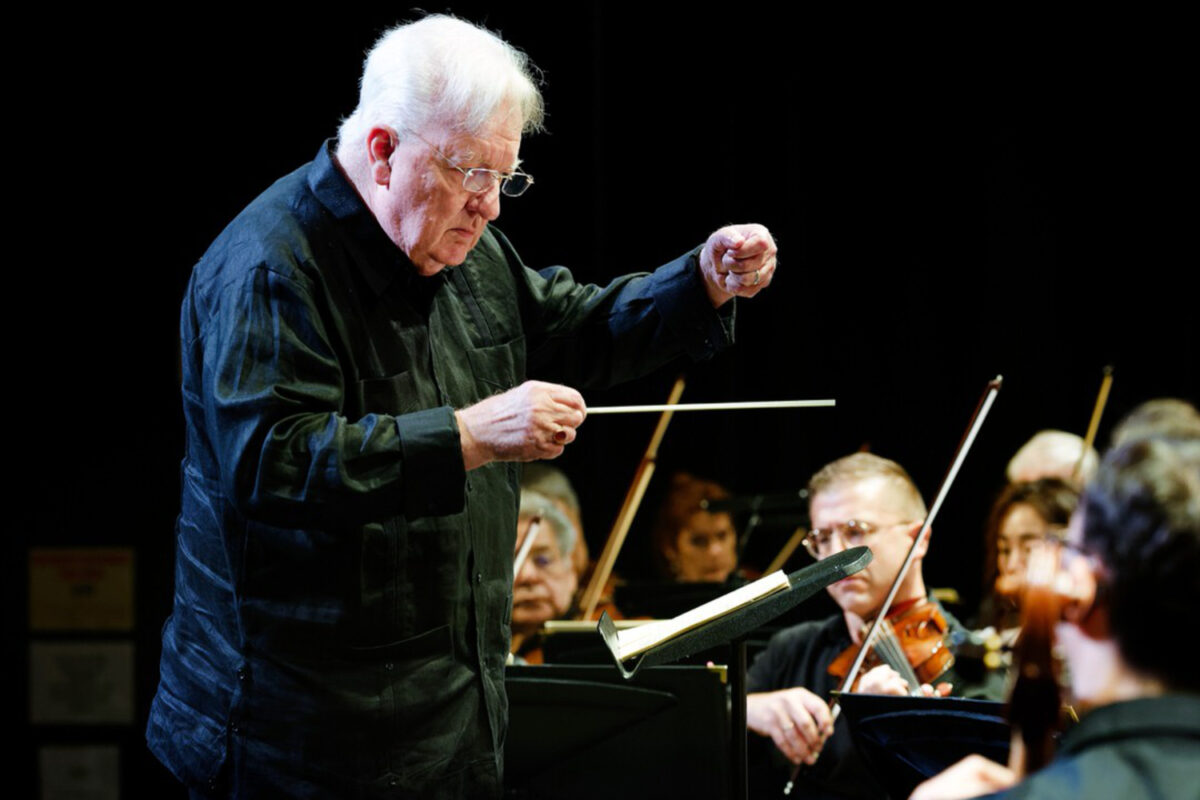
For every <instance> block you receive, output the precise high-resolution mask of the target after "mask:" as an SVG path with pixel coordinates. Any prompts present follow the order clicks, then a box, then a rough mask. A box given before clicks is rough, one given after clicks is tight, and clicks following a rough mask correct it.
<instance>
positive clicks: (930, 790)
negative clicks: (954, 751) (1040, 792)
mask: <svg viewBox="0 0 1200 800" xmlns="http://www.w3.org/2000/svg"><path fill="white" fill-rule="evenodd" d="M1016 782H1017V775H1016V773H1015V772H1013V771H1012V770H1011V769H1009V768H1008V767H1003V766H1001V765H999V764H997V763H996V762H995V761H991V760H989V759H986V758H984V757H983V756H979V755H972V756H967V757H966V758H964V759H963V760H962V761H959V762H958V763H957V764H955V765H954V766H952V767H950V768H948V769H946V770H944V771H942V772H941V773H939V774H937V775H934V776H933V777H932V778H930V779H929V780H927V781H925V782H924V783H922V784H921V785H919V786H918V787H917V788H916V789H915V790H914V791H913V793H912V795H910V796H909V799H908V800H960V798H967V797H978V796H979V795H981V794H989V793H991V792H998V791H1000V790H1002V789H1007V788H1008V787H1010V786H1012V785H1013V784H1015V783H1016Z"/></svg>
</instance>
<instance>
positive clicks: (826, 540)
mask: <svg viewBox="0 0 1200 800" xmlns="http://www.w3.org/2000/svg"><path fill="white" fill-rule="evenodd" d="M911 524H912V521H911V520H910V521H908V522H893V523H892V524H891V525H875V524H873V523H870V522H863V521H861V520H857V519H852V520H848V521H846V522H843V523H841V524H840V525H833V526H831V527H828V528H813V529H812V530H811V531H809V532H808V535H807V536H805V537H804V549H805V550H807V551H808V554H809V555H810V556H812V557H813V558H815V559H818V560H819V559H822V558H825V557H826V556H827V555H829V554H830V551H831V548H830V544H831V542H833V537H834V536H837V538H838V541H839V542H841V544H842V549H847V548H850V547H858V546H859V545H861V544H864V543H865V542H866V540H867V537H868V536H870V535H871V534H873V533H878V532H879V531H886V530H888V529H889V528H898V527H900V526H901V525H911Z"/></svg>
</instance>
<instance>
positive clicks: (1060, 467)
mask: <svg viewBox="0 0 1200 800" xmlns="http://www.w3.org/2000/svg"><path fill="white" fill-rule="evenodd" d="M1084 444H1085V443H1084V441H1083V437H1081V436H1077V435H1075V434H1073V433H1067V432H1066V431H1055V430H1045V431H1038V432H1037V433H1035V434H1034V435H1033V437H1032V438H1030V440H1029V441H1028V442H1026V443H1025V444H1023V445H1021V449H1020V450H1018V451H1017V452H1016V455H1014V456H1013V457H1012V460H1011V461H1009V462H1008V469H1007V474H1008V481H1009V483H1028V482H1029V481H1036V480H1038V479H1040V478H1060V479H1062V480H1064V481H1067V482H1068V483H1072V484H1074V485H1075V486H1076V487H1080V486H1082V485H1083V484H1084V483H1086V482H1087V481H1088V480H1089V479H1090V478H1091V476H1092V475H1093V474H1095V472H1096V465H1097V464H1099V463H1100V456H1099V455H1098V454H1097V453H1096V448H1094V447H1089V448H1088V449H1087V453H1086V455H1084V456H1083V462H1082V466H1080V460H1079V456H1080V454H1081V453H1083V448H1084ZM1077 467H1078V470H1077V469H1076V468H1077Z"/></svg>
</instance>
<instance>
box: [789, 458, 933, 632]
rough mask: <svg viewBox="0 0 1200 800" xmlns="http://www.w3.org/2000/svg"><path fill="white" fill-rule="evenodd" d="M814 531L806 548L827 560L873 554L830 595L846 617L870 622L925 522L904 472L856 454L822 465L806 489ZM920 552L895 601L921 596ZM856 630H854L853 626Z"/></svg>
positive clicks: (918, 496) (921, 506) (891, 463)
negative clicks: (854, 552)
mask: <svg viewBox="0 0 1200 800" xmlns="http://www.w3.org/2000/svg"><path fill="white" fill-rule="evenodd" d="M808 491H809V497H810V500H809V515H810V517H811V518H812V530H811V531H810V532H809V534H808V537H807V538H806V539H805V542H804V544H805V547H806V548H807V549H808V551H809V552H810V553H811V554H812V555H813V556H814V557H816V558H825V557H827V556H829V555H832V554H834V553H837V552H840V551H842V550H844V549H846V548H848V547H854V546H857V545H860V544H861V545H866V546H867V547H869V548H871V553H872V554H873V555H874V559H873V560H872V562H871V563H870V564H869V565H867V568H866V569H864V570H862V571H861V572H858V573H855V574H854V575H851V576H850V577H849V578H845V579H843V580H840V581H838V582H837V583H835V584H833V585H831V586H830V587H829V590H828V591H829V593H830V595H832V596H833V599H834V600H835V601H836V602H837V604H838V605H839V606H841V608H842V610H843V611H844V612H846V613H847V615H850V614H853V615H854V616H856V617H858V618H859V619H860V620H862V619H868V618H870V617H871V616H873V615H874V613H875V612H876V610H877V609H878V608H879V607H880V606H881V605H882V604H883V600H884V598H885V597H886V596H887V592H888V589H889V588H890V587H891V584H892V581H893V580H895V578H896V575H897V573H898V572H899V570H900V565H901V564H903V563H904V559H905V557H906V556H907V555H908V551H909V548H910V547H911V545H912V542H913V540H914V539H915V538H916V536H917V535H918V534H919V533H920V531H921V525H922V522H923V521H924V519H925V502H924V501H923V500H922V499H921V493H920V492H918V491H917V487H916V486H915V485H914V484H913V482H912V478H910V477H909V475H908V473H907V472H905V471H904V468H903V467H901V466H900V465H899V464H897V463H896V462H895V461H891V460H889V459H886V458H880V457H879V456H877V455H874V454H871V453H855V454H853V455H849V456H846V457H844V458H839V459H838V460H837V461H834V462H832V463H830V464H827V465H825V466H824V467H822V468H821V470H820V471H818V472H817V474H815V475H814V476H813V477H812V480H811V481H809V484H808ZM927 545H928V539H926V540H925V541H924V542H922V543H921V544H920V545H919V546H918V548H917V553H916V556H915V560H914V562H913V565H912V568H911V569H910V571H909V573H908V576H907V577H906V578H905V581H904V583H903V584H902V585H901V588H900V592H899V593H898V594H897V595H896V602H897V603H899V602H903V601H904V600H911V599H914V598H918V597H924V596H925V582H924V579H923V578H922V576H921V559H922V558H923V557H924V555H925V549H926V547H927ZM850 627H851V630H854V627H855V626H854V625H851V626H850Z"/></svg>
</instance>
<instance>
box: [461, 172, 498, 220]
mask: <svg viewBox="0 0 1200 800" xmlns="http://www.w3.org/2000/svg"><path fill="white" fill-rule="evenodd" d="M467 210H468V211H470V212H472V213H473V214H478V215H479V216H481V217H483V218H484V219H485V220H487V221H488V222H491V221H492V220H494V219H495V218H496V217H498V216H500V183H499V181H496V182H493V183H492V185H491V186H490V187H489V188H488V189H487V190H486V191H482V192H475V193H474V194H472V195H471V199H470V200H468V201H467Z"/></svg>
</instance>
